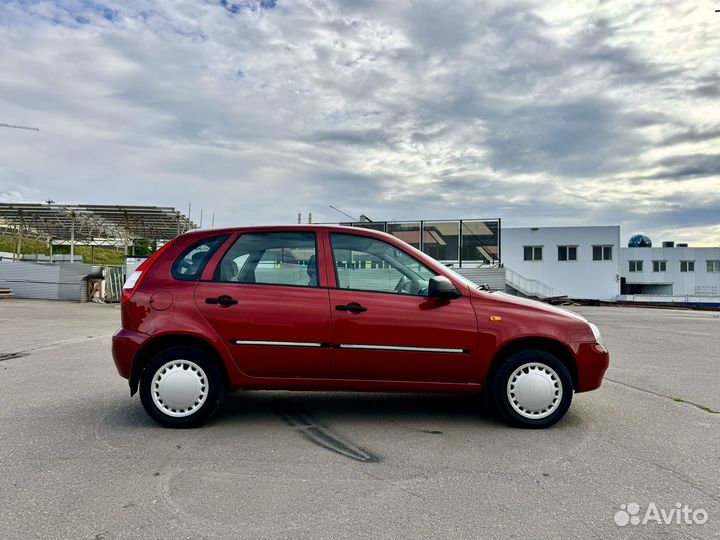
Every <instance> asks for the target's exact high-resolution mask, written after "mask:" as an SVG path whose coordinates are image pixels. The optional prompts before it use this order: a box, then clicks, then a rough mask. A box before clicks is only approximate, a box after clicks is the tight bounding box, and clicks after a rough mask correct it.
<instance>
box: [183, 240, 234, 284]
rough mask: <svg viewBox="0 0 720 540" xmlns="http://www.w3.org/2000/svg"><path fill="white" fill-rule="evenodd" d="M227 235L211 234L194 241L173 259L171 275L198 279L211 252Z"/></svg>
mask: <svg viewBox="0 0 720 540" xmlns="http://www.w3.org/2000/svg"><path fill="white" fill-rule="evenodd" d="M228 236H229V235H227V234H226V235H223V236H212V237H210V238H203V239H202V240H200V241H198V242H195V243H194V244H193V245H191V246H190V247H189V248H187V249H186V250H185V251H183V252H182V254H181V255H180V256H179V257H178V258H177V259H175V262H174V263H173V267H172V277H174V278H175V279H179V280H181V281H198V280H199V279H200V276H201V275H202V273H203V270H205V266H206V265H207V263H208V261H209V260H210V258H211V257H212V256H213V253H215V251H216V250H217V249H218V248H219V247H220V246H221V245H222V244H223V242H225V240H227V239H228Z"/></svg>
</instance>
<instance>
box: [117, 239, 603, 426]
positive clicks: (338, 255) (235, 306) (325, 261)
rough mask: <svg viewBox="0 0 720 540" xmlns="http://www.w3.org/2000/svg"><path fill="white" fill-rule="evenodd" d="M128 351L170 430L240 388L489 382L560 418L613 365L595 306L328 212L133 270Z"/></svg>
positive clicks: (147, 399) (133, 379) (501, 402)
mask: <svg viewBox="0 0 720 540" xmlns="http://www.w3.org/2000/svg"><path fill="white" fill-rule="evenodd" d="M113 357H114V360H115V365H116V366H117V369H118V372H119V373H120V375H122V376H123V377H125V378H127V379H129V384H130V394H131V395H133V394H135V393H136V392H137V390H138V388H139V390H140V398H141V400H142V404H143V406H144V407H145V410H146V411H147V412H148V414H149V415H150V416H151V417H152V418H153V419H155V420H156V421H157V422H159V423H160V424H162V425H164V426H170V427H192V426H198V425H200V424H202V423H203V422H205V421H206V420H207V419H208V418H209V417H210V416H211V415H212V414H213V413H214V412H215V411H216V410H217V408H218V405H219V403H220V400H221V398H222V397H223V395H224V393H225V392H226V391H229V390H235V389H240V388H245V389H256V390H257V389H268V390H269V389H273V390H275V389H285V390H352V391H367V390H372V391H411V392H425V391H430V392H480V391H483V392H484V394H485V396H486V398H487V399H488V401H489V403H491V404H492V405H493V406H494V408H495V409H496V410H497V411H499V413H501V414H502V416H504V417H505V418H506V419H507V420H508V421H510V422H511V423H513V424H514V425H518V426H522V427H534V428H538V427H547V426H550V425H552V424H554V423H555V422H557V421H558V420H560V418H562V417H563V416H564V415H565V413H566V412H567V410H568V408H569V407H570V402H571V400H572V395H573V392H585V391H588V390H594V389H595V388H598V387H599V386H600V383H601V381H602V377H603V374H604V373H605V370H606V369H607V367H608V352H607V350H605V348H604V347H603V346H602V345H601V343H600V333H599V331H598V329H597V328H596V327H595V326H594V325H593V324H591V323H588V322H587V321H586V320H585V319H584V318H583V317H581V316H579V315H576V314H574V313H571V312H569V311H566V310H562V309H558V308H555V307H552V306H548V305H546V304H542V303H539V302H535V301H531V300H524V299H521V298H517V297H513V296H509V295H507V294H504V293H498V292H495V293H488V292H484V291H482V290H479V289H478V288H477V286H475V285H474V284H473V283H471V282H469V281H467V280H465V279H464V278H462V277H461V276H459V275H458V274H456V273H454V272H453V271H452V270H450V269H448V268H446V267H445V266H443V265H442V264H440V263H438V262H437V261H436V260H434V259H432V258H431V257H428V256H427V255H425V254H423V253H422V252H420V251H418V250H416V249H415V248H413V247H411V246H409V245H408V244H406V243H404V242H403V241H401V240H398V239H397V238H395V237H393V236H390V235H387V234H384V233H378V232H375V231H371V230H366V229H360V228H349V227H339V226H320V225H307V226H286V227H248V228H238V229H223V230H212V231H207V230H203V231H194V232H190V233H187V234H184V235H182V236H179V237H178V238H176V239H175V240H173V241H172V242H170V243H168V244H167V245H165V246H164V247H163V248H162V249H160V250H159V251H158V252H156V253H155V254H154V255H153V256H151V257H150V258H149V259H148V260H147V261H145V262H144V263H143V264H142V265H141V266H140V267H139V268H138V270H137V271H136V272H134V273H133V274H132V275H131V276H129V278H128V280H127V282H126V283H125V286H124V293H123V299H122V328H121V329H120V330H118V331H117V333H116V334H115V336H114V337H113Z"/></svg>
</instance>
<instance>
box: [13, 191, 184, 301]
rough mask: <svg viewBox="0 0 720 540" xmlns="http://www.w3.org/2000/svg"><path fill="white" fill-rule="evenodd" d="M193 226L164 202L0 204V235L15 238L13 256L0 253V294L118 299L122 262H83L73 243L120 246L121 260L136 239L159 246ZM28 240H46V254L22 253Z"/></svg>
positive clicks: (62, 298)
mask: <svg viewBox="0 0 720 540" xmlns="http://www.w3.org/2000/svg"><path fill="white" fill-rule="evenodd" d="M195 228H197V227H196V225H195V224H194V223H193V222H192V221H190V219H188V218H187V217H186V216H184V215H183V214H182V213H180V212H179V211H177V210H175V209H174V208H168V207H157V206H119V205H87V204H74V205H62V204H54V203H53V202H51V201H50V202H48V203H47V204H24V203H23V204H19V203H18V204H16V203H0V235H5V236H8V237H11V238H14V239H15V242H14V252H13V253H12V257H11V258H12V260H3V259H4V258H5V259H8V257H7V255H10V254H5V255H6V256H5V257H2V256H0V296H9V295H12V294H14V295H15V296H16V297H18V298H42V299H50V300H74V301H81V302H82V301H99V302H117V301H119V299H120V295H121V293H122V283H123V281H124V274H125V271H126V268H125V265H102V266H93V265H91V264H83V262H82V258H80V260H79V261H78V260H77V259H78V258H77V257H76V256H75V247H76V246H89V247H91V248H92V247H113V248H116V249H122V250H123V251H124V254H125V259H126V260H133V259H132V257H131V256H132V255H133V254H134V246H135V243H136V242H137V241H139V240H143V241H147V242H148V243H153V244H154V246H155V247H158V246H160V245H162V244H164V243H166V242H168V241H170V240H172V239H173V238H175V237H176V236H178V235H180V234H182V233H184V232H186V231H188V230H191V229H195ZM28 239H30V240H36V241H37V240H39V241H43V242H47V244H48V248H49V251H50V256H49V257H48V256H37V255H36V256H35V258H34V260H32V259H31V260H28V258H27V257H24V256H23V247H22V246H23V240H28ZM54 246H69V248H70V255H69V257H68V256H67V255H60V256H57V255H55V256H54V255H53V247H54ZM0 255H2V254H0ZM65 263H72V264H65Z"/></svg>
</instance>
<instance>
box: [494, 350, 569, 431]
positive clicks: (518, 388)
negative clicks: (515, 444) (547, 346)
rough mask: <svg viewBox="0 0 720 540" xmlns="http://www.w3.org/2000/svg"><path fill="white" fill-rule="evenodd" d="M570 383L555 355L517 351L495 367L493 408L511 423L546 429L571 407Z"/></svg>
mask: <svg viewBox="0 0 720 540" xmlns="http://www.w3.org/2000/svg"><path fill="white" fill-rule="evenodd" d="M572 395H573V384H572V378H571V377H570V373H569V372H568V370H567V368H566V367H565V365H564V364H563V363H562V362H561V361H560V360H558V358H557V357H555V356H553V355H552V354H550V353H547V352H545V351H540V350H526V351H519V352H516V353H515V354H513V355H512V356H510V357H509V358H507V359H506V360H505V362H503V363H502V365H501V366H500V369H498V372H497V375H496V376H495V380H494V384H493V398H494V402H495V407H496V409H497V410H498V411H499V412H500V414H502V416H504V417H505V418H506V419H507V420H508V421H509V422H510V423H511V424H514V425H516V426H519V427H524V428H545V427H549V426H552V425H553V424H555V423H556V422H557V421H558V420H560V419H561V418H562V417H563V416H565V413H566V412H567V411H568V409H569V408H570V402H571V401H572Z"/></svg>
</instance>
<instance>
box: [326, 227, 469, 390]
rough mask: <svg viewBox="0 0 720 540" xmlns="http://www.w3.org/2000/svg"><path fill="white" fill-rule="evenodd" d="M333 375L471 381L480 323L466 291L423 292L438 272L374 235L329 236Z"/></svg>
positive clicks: (363, 377)
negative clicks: (444, 295)
mask: <svg viewBox="0 0 720 540" xmlns="http://www.w3.org/2000/svg"><path fill="white" fill-rule="evenodd" d="M329 246H330V248H329V249H330V250H331V252H332V258H333V267H334V273H335V276H334V281H335V282H336V284H337V288H331V289H330V307H331V314H332V321H333V346H334V348H333V363H332V373H333V376H334V377H336V378H341V379H365V380H399V381H433V382H468V381H470V380H471V376H472V372H473V369H474V367H475V366H474V365H475V358H476V347H477V322H476V318H475V311H474V310H473V307H472V305H471V303H470V297H469V296H468V292H467V290H464V291H462V293H463V296H462V297H461V298H457V299H454V300H435V299H431V298H428V297H427V286H428V280H429V279H430V278H431V277H433V276H434V275H435V272H433V271H432V270H430V269H429V268H427V267H426V266H425V265H423V264H421V263H420V262H418V261H417V260H415V259H414V258H413V257H412V256H410V255H409V254H407V253H405V252H404V251H403V250H401V249H399V248H398V247H396V246H394V245H392V244H390V243H388V242H384V241H382V240H379V239H377V238H373V237H366V236H361V235H355V234H339V233H330V234H329Z"/></svg>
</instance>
